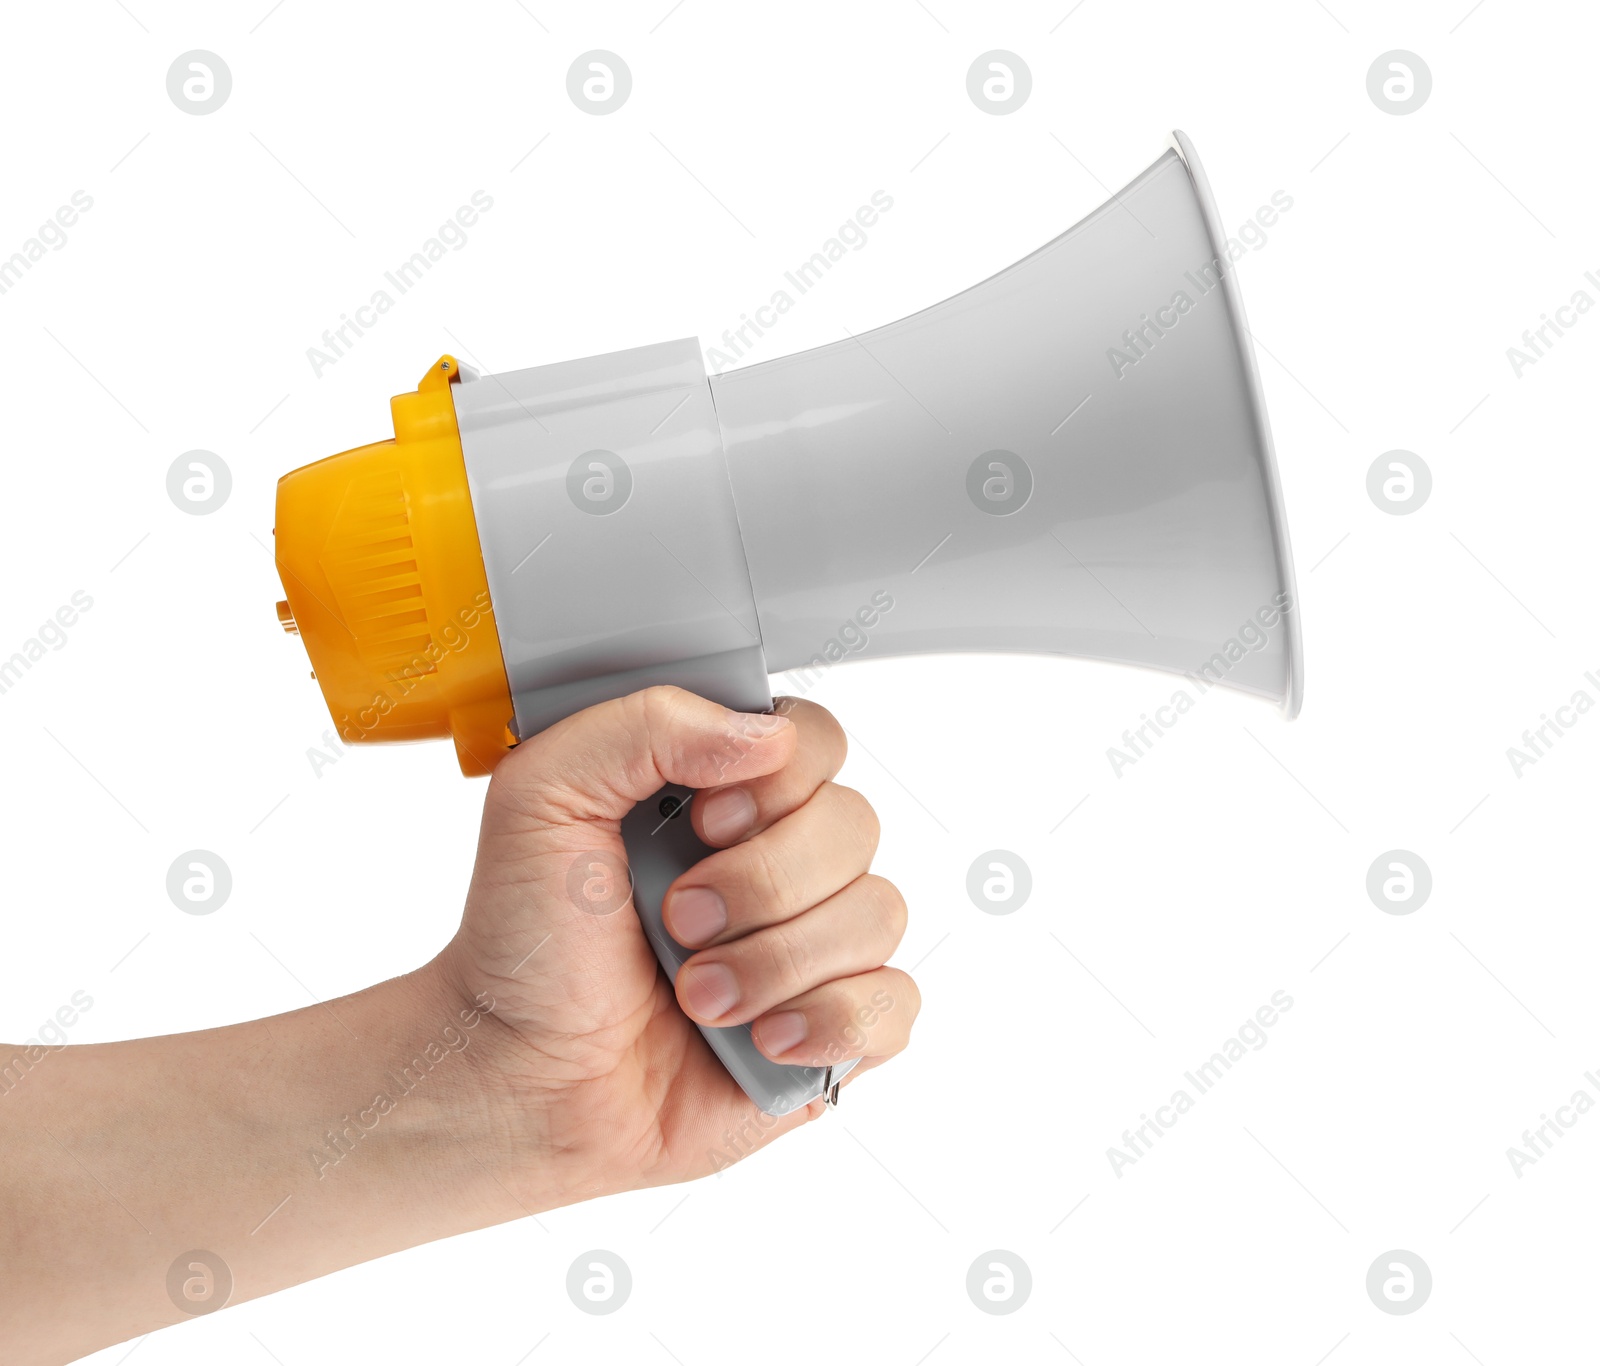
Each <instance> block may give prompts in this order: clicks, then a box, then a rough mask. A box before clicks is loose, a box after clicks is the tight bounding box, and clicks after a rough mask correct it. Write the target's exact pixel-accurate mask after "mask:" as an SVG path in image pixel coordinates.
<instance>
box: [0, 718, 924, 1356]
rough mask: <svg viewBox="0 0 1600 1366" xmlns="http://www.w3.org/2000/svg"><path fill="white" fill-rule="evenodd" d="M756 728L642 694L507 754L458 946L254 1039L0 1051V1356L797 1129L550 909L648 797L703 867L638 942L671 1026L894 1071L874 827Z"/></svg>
mask: <svg viewBox="0 0 1600 1366" xmlns="http://www.w3.org/2000/svg"><path fill="white" fill-rule="evenodd" d="M781 712H782V714H781V715H778V716H771V717H767V716H741V715H737V714H735V713H733V712H729V711H727V710H726V709H725V708H722V707H719V706H716V705H714V704H712V703H710V702H707V701H704V700H703V699H701V698H698V697H693V696H691V695H690V694H688V693H685V692H680V691H678V690H676V689H671V688H652V689H650V690H649V691H647V692H642V693H636V694H635V695H634V696H632V697H625V698H623V699H621V700H620V701H616V702H608V703H606V704H604V705H603V706H599V707H593V708H591V709H590V710H588V711H585V712H582V713H580V714H579V715H577V716H574V717H571V718H570V719H568V720H567V721H564V722H563V723H562V724H560V725H558V726H554V727H552V728H551V729H550V730H548V731H546V732H544V733H543V734H541V735H539V736H537V737H535V738H534V739H532V740H530V741H528V742H526V743H525V744H523V745H522V746H520V747H519V748H518V749H517V750H516V751H515V752H514V753H512V754H511V755H509V756H508V757H507V758H506V759H505V760H504V761H503V762H502V763H501V765H500V767H499V769H498V770H497V771H496V773H495V776H494V779H493V781H492V782H491V784H490V786H489V793H488V798H487V800H486V802H485V804H484V815H483V833H482V837H481V840H480V843H479V847H478V862H477V868H476V871H475V872H474V874H473V879H472V886H471V889H470V891H469V893H468V896H467V908H466V914H465V916H464V918H463V920H462V924H461V928H460V930H459V932H458V933H457V934H456V936H455V938H454V939H453V940H452V941H451V942H450V944H449V945H448V946H447V947H446V949H445V950H444V951H443V952H442V953H441V954H440V955H439V956H438V957H437V958H435V959H434V960H433V961H432V962H431V963H429V964H427V965H426V966H424V967H422V968H420V969H418V970H417V971H415V972H411V973H407V974H405V975H404V976H402V977H396V978H393V979H391V980H390V981H387V982H383V983H380V984H378V985H377V986H374V987H370V988H368V989H366V990H364V991H359V992H356V993H354V994H353V995H350V996H345V997H341V998H340V999H338V1000H335V1001H327V1002H321V1003H319V1004H317V1005H313V1006H309V1007H306V1008H304V1009H301V1010H296V1011H291V1012H289V1013H288V1014H284V1015H277V1016H274V1017H272V1018H271V1019H268V1020H251V1021H245V1022H241V1023H238V1024H232V1025H226V1026H223V1027H221V1028H215V1029H207V1030H202V1031H200V1032H197V1033H193V1034H177V1035H169V1036H166V1037H163V1038H154V1039H130V1040H125V1041H122V1042H118V1043H104V1044H74V1045H67V1046H58V1047H53V1048H46V1047H44V1046H42V1045H40V1044H38V1042H37V1041H34V1042H33V1043H31V1044H29V1045H22V1046H19V1047H18V1048H17V1049H13V1050H0V1058H4V1059H8V1060H9V1063H8V1066H9V1067H10V1069H11V1070H10V1072H9V1073H8V1074H7V1076H6V1077H5V1078H4V1079H3V1080H4V1086H3V1087H0V1090H3V1091H4V1104H3V1105H0V1282H3V1283H4V1285H5V1286H6V1288H7V1293H6V1294H5V1295H4V1296H0V1357H3V1358H4V1360H5V1361H7V1362H8V1363H9V1362H18V1363H25V1364H26V1366H33V1364H34V1363H40V1364H41V1366H43V1364H44V1363H57V1362H62V1361H66V1360H69V1359H73V1358H76V1357H78V1356H81V1355H82V1354H84V1353H85V1352H89V1351H93V1350H95V1349H96V1348H99V1347H104V1346H107V1345H109V1344H110V1343H113V1342H118V1341H122V1340H125V1339H127V1338H128V1337H131V1336H133V1335H134V1334H137V1333H141V1332H148V1331H149V1330H150V1329H152V1328H155V1327H158V1326H160V1325H162V1324H166V1323H175V1322H178V1321H180V1320H181V1319H183V1318H185V1317H187V1316H188V1315H189V1314H191V1313H195V1312H204V1311H205V1310H206V1309H207V1308H215V1307H217V1306H218V1305H219V1304H223V1303H237V1302H238V1301H240V1300H244V1299H249V1298H252V1297H254V1296H256V1295H263V1294H268V1293H270V1292H271V1291H273V1290H277V1289H281V1288H282V1287H284V1286H288V1285H295V1284H298V1283H300V1282H302V1281H306V1280H309V1279H311V1278H313V1277H315V1276H325V1275H327V1274H328V1273H330V1272H332V1271H336V1270H338V1269H339V1268H341V1267H346V1266H351V1265H353V1264H355V1263H356V1262H360V1261H365V1260H367V1259H369V1258H372V1257H380V1256H383V1255H385V1254H386V1253H389V1252H394V1251H397V1250H398V1249H400V1248H405V1247H414V1246H416V1245H417V1244H418V1243H424V1242H428V1241H431V1240H433V1239H436V1238H445V1237H450V1236H453V1235H455V1234H459V1233H464V1232H467V1231H468V1230H471V1229H477V1228H484V1227H486V1226H488V1225H490V1224H494V1223H499V1222H501V1221H503V1220H506V1219H514V1218H516V1217H518V1216H519V1215H520V1214H529V1213H535V1212H537V1211H539V1210H546V1209H553V1208H555V1207H556V1206H558V1205H565V1204H571V1203H573V1202H574V1201H577V1200H583V1199H587V1198H589V1197H591V1196H596V1195H603V1194H607V1193H608V1192H612V1191H619V1190H626V1189H630V1188H633V1187H638V1186H646V1185H653V1184H661V1183H665V1182H670V1181H683V1180H688V1179H690V1178H691V1177H695V1176H701V1175H706V1174H708V1173H710V1172H712V1171H714V1170H719V1169H720V1168H721V1167H723V1166H726V1165H727V1164H729V1163H731V1162H733V1161H736V1160H737V1159H738V1158H740V1157H742V1156H744V1155H746V1154H747V1153H749V1152H750V1151H752V1150H753V1149H754V1148H756V1147H759V1146H761V1145H762V1144H764V1143H765V1142H766V1141H768V1140H769V1139H771V1138H773V1137H775V1136H776V1135H778V1134H782V1133H786V1132H787V1131H788V1130H790V1129H792V1128H794V1127H796V1126H797V1125H799V1124H802V1123H804V1122H805V1121H806V1119H807V1118H810V1117H812V1116H814V1115H816V1114H818V1113H820V1111H821V1108H822V1103H821V1102H820V1101H816V1102H813V1104H812V1105H811V1106H810V1107H808V1109H807V1110H805V1111H802V1112H799V1113H797V1114H793V1115H790V1116H787V1117H786V1118H784V1119H781V1120H779V1119H773V1118H771V1117H770V1116H766V1115H763V1114H761V1113H760V1111H758V1110H757V1109H756V1107H755V1106H754V1105H753V1104H752V1103H751V1102H750V1101H749V1100H747V1099H746V1098H745V1096H744V1094H743V1092H741V1091H740V1090H739V1088H738V1087H737V1086H736V1085H735V1084H734V1082H733V1080H732V1079H731V1078H730V1077H729V1076H728V1075H727V1073H725V1072H724V1071H723V1070H722V1066H721V1064H720V1063H718V1062H717V1061H716V1059H715V1057H714V1055H713V1054H712V1052H711V1050H710V1049H709V1048H708V1047H707V1046H706V1043H705V1041H704V1040H703V1039H702V1038H701V1037H700V1034H699V1032H698V1030H696V1029H695V1027H694V1026H693V1025H692V1024H691V1023H690V1022H689V1020H688V1019H687V1018H686V1017H685V1015H684V1014H683V1012H682V1011H680V1010H679V1008H678V1005H677V1004H676V1002H675V1001H674V996H673V989H672V988H671V987H670V986H669V985H668V984H667V983H666V981H665V980H664V978H663V977H662V975H661V973H660V970H659V969H658V968H657V966H656V960H655V958H654V956H653V955H652V953H651V951H650V948H649V946H648V944H647V942H646V940H645V937H644V933H643V931H642V930H641V928H640V926H639V921H638V918H637V917H636V916H635V915H634V913H633V911H632V910H631V909H630V908H629V903H628V901H627V899H626V898H625V897H620V896H619V897H617V898H615V899H614V900H613V901H612V902H608V903H606V906H607V907H612V909H611V910H610V913H609V914H596V913H595V909H596V908H595V907H594V906H593V905H591V904H590V903H589V902H587V901H586V900H585V899H584V898H583V897H582V896H581V895H574V893H573V892H572V891H571V890H569V887H570V881H569V880H570V878H571V875H572V872H573V869H574V866H575V865H576V866H578V867H579V869H580V877H579V879H578V881H579V884H580V885H581V882H582V880H583V878H582V876H581V874H582V873H583V872H584V871H586V870H587V869H588V868H589V867H590V865H591V863H592V862H599V863H602V864H605V865H608V866H610V867H612V868H615V869H617V870H619V872H620V870H621V869H622V867H623V848H622V841H621V839H620V837H619V835H618V823H619V821H620V820H621V818H622V816H624V815H625V814H626V813H627V812H628V811H629V810H630V809H631V808H632V807H633V805H634V804H635V803H636V802H638V801H640V800H642V799H643V798H645V797H648V796H650V795H651V794H652V793H654V792H655V791H656V790H657V789H658V788H660V787H661V786H662V785H663V784H665V783H667V782H674V783H681V784H684V785H686V786H689V787H692V788H695V789H697V790H698V791H700V793H701V795H700V796H698V797H697V798H696V799H695V801H694V803H693V806H692V811H693V820H694V824H695V829H696V832H697V833H698V834H700V835H701V837H702V838H703V839H705V841H706V842H707V843H708V844H711V845H714V846H717V847H718V849H717V852H716V853H713V854H712V855H711V856H710V857H708V858H706V859H704V860H703V861H702V862H701V863H700V864H698V865H697V866H696V867H694V868H692V869H690V870H689V871H688V872H687V873H685V874H684V875H683V876H682V877H680V878H679V879H678V880H677V882H676V883H674V884H673V886H672V888H671V889H669V892H668V897H667V903H666V908H665V915H666V919H667V924H668V927H669V928H670V930H671V931H672V933H673V935H674V936H675V937H676V938H677V939H678V941H679V942H680V943H682V944H684V945H686V946H691V947H695V948H697V949H698V950H699V951H698V952H697V953H696V954H695V955H694V957H693V958H692V959H691V960H690V962H689V963H688V964H687V965H686V966H685V968H684V970H683V971H682V973H681V974H680V975H679V982H678V986H679V990H678V999H679V1000H681V1001H682V1003H683V1008H684V1010H687V1011H688V1012H689V1014H690V1015H692V1016H693V1017H694V1018H695V1019H697V1020H701V1021H703V1022H705V1023H707V1024H719V1025H725V1024H738V1023H744V1022H747V1021H754V1022H755V1038H756V1042H757V1044H758V1046H759V1047H760V1048H761V1049H762V1051H763V1052H764V1053H766V1054H767V1055H768V1056H769V1057H771V1058H772V1059H773V1060H774V1061H779V1062H786V1063H812V1064H815V1063H817V1062H820V1061H838V1060H840V1059H842V1058H850V1057H856V1056H860V1055H864V1056H865V1061H864V1062H862V1063H861V1064H860V1065H859V1066H858V1067H857V1068H856V1069H855V1071H853V1072H852V1073H851V1074H850V1078H849V1080H851V1081H853V1080H854V1079H855V1078H856V1077H857V1076H859V1075H860V1074H861V1073H862V1072H864V1071H866V1070H867V1069H869V1068H871V1067H873V1066H875V1065H876V1064H877V1063H879V1062H882V1061H883V1060H885V1059H886V1058H888V1057H890V1056H892V1055H893V1054H895V1053H897V1052H899V1051H900V1049H902V1048H903V1047H905V1044H906V1038H907V1036H908V1034H909V1033H910V1030H911V1024H912V1021H913V1020H914V1019H915V1018H916V1015H917V1009H918V997H917V989H916V987H915V985H913V983H912V981H911V979H910V978H909V977H907V976H906V975H905V974H904V973H902V972H899V971H896V970H895V969H893V968H886V967H884V966H883V961H884V959H885V958H887V957H888V956H889V955H890V954H891V953H892V952H893V951H894V948H895V945H896V944H898V943H899V941H900V935H901V932H902V931H903V930H904V928H905V906H904V903H903V902H902V901H901V899H900V896H899V894H898V893H897V892H896V891H895V889H894V888H893V887H892V886H890V885H889V883H887V882H885V881H884V880H883V879H882V878H877V877H873V876H872V875H871V874H869V873H868V872H867V865H868V863H869V862H870V861H871V858H872V854H873V851H874V849H875V847H876V845H877V840H878V826H877V821H876V819H875V818H874V817H873V814H872V811H871V809H870V808H869V807H868V806H867V804H866V802H865V801H863V800H862V798H861V797H860V796H859V795H858V794H857V793H854V792H852V791H850V790H849V789H848V788H843V787H840V786H838V785H837V784H835V783H834V782H832V781H831V779H832V776H833V774H834V773H836V772H838V769H839V765H840V764H841V762H843V759H844V748H845V747H844V737H843V734H842V732H841V731H840V729H839V727H838V724H837V723H836V722H835V721H834V720H833V718H832V717H830V716H829V715H828V714H827V713H826V712H825V711H822V710H821V709H820V708H818V707H815V706H811V705H810V704H808V703H804V702H799V703H789V704H787V705H785V706H784V707H782V708H781ZM363 909H365V908H363ZM847 1084H848V1083H847ZM86 1173H92V1174H93V1179H92V1180H91V1179H89V1177H88V1176H87V1175H86ZM419 1174H421V1176H422V1178H423V1179H420V1180H419V1179H418V1178H419ZM113 1192H114V1193H115V1194H114V1195H113V1194H112V1193H113ZM195 1249H203V1250H204V1253H205V1257H206V1258H208V1259H210V1260H208V1261H205V1262H204V1267H205V1268H220V1272H219V1275H218V1278H216V1279H214V1280H208V1281H207V1283H206V1286H205V1288H204V1296H203V1297H202V1298H209V1297H210V1296H211V1295H213V1294H215V1295H216V1296H217V1298H216V1300H215V1301H213V1302H211V1303H210V1304H209V1305H204V1304H197V1303H194V1302H191V1301H193V1300H194V1298H195V1297H194V1295H192V1294H191V1293H190V1288H191V1287H192V1284H193V1278H192V1277H191V1276H190V1272H191V1271H192V1270H193V1266H192V1265H191V1263H192V1262H193V1260H194V1257H195V1256H196V1255H198V1254H196V1253H194V1251H193V1250H195ZM186 1259H187V1260H186ZM174 1277H176V1279H174ZM175 1285H177V1286H180V1287H183V1289H182V1293H181V1294H180V1293H178V1292H177V1291H175V1290H174V1289H173V1287H174V1286H175ZM185 1296H188V1298H187V1299H186V1298H185Z"/></svg>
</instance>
